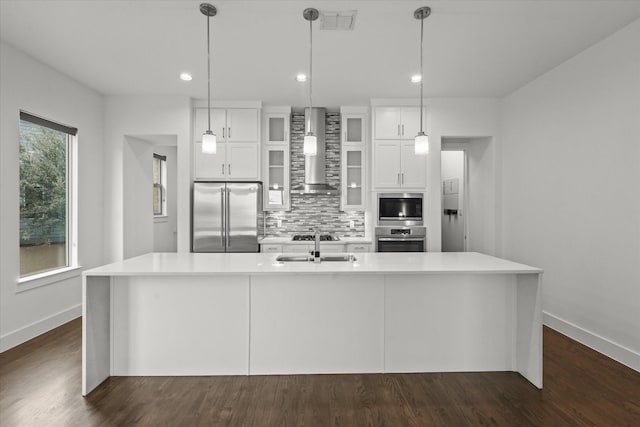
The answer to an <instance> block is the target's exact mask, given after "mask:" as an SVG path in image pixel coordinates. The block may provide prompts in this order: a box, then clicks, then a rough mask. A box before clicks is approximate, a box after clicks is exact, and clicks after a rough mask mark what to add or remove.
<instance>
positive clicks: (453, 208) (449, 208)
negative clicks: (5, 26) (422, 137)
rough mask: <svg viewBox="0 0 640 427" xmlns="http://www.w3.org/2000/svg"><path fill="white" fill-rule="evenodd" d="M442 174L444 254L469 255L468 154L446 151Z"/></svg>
mask: <svg viewBox="0 0 640 427" xmlns="http://www.w3.org/2000/svg"><path fill="white" fill-rule="evenodd" d="M441 173H442V191H441V198H442V204H441V206H442V218H441V221H442V222H441V224H442V242H441V245H442V246H441V247H442V252H466V251H467V226H466V223H467V222H466V217H467V212H466V205H467V203H466V193H467V187H468V186H467V153H466V150H465V149H454V148H446V147H443V149H442V157H441Z"/></svg>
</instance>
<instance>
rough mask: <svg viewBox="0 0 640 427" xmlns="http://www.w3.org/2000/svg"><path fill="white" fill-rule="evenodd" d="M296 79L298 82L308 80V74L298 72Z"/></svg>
mask: <svg viewBox="0 0 640 427" xmlns="http://www.w3.org/2000/svg"><path fill="white" fill-rule="evenodd" d="M296 81H298V82H306V81H307V75H306V74H298V75H297V76H296Z"/></svg>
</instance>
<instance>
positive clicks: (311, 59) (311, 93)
mask: <svg viewBox="0 0 640 427" xmlns="http://www.w3.org/2000/svg"><path fill="white" fill-rule="evenodd" d="M312 117H313V20H312V19H309V132H308V133H309V134H311V133H312V132H311V120H313V118H312Z"/></svg>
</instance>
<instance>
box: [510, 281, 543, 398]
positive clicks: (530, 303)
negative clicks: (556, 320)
mask: <svg viewBox="0 0 640 427" xmlns="http://www.w3.org/2000/svg"><path fill="white" fill-rule="evenodd" d="M517 280H518V285H517V286H518V288H517V296H516V299H517V324H516V328H517V329H516V352H515V356H516V370H517V371H518V372H519V373H520V374H521V375H522V376H523V377H525V378H526V379H528V380H529V381H530V382H531V383H532V384H533V385H535V386H536V387H538V388H542V274H519V275H518V277H517Z"/></svg>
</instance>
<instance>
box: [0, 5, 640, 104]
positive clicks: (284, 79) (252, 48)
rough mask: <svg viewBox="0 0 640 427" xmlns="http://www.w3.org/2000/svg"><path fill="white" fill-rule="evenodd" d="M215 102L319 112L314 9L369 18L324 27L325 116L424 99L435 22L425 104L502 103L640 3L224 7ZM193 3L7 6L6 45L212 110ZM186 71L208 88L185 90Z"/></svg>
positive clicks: (0, 30)
mask: <svg viewBox="0 0 640 427" xmlns="http://www.w3.org/2000/svg"><path fill="white" fill-rule="evenodd" d="M209 2H210V3H212V4H213V5H214V6H216V7H217V9H218V15H217V16H216V17H213V18H211V34H212V61H213V62H212V84H213V98H214V99H221V100H226V99H234V100H262V101H263V102H264V103H265V104H290V105H293V106H304V105H305V104H306V103H307V96H308V95H307V86H306V85H305V84H301V83H297V82H296V81H295V79H294V76H295V75H296V73H298V72H304V71H306V70H307V69H308V60H309V47H308V46H309V30H308V29H309V26H308V25H309V24H308V22H307V21H305V20H304V18H303V17H302V11H303V10H304V9H305V8H306V7H315V8H317V9H319V10H320V11H321V12H323V11H341V10H357V17H356V23H355V29H354V30H353V31H350V32H347V31H333V32H330V31H319V30H318V25H317V24H318V21H316V22H315V23H314V68H313V76H314V83H313V93H314V105H319V106H327V107H335V106H339V105H353V104H367V103H368V102H369V100H370V99H371V98H411V97H417V96H418V93H419V92H418V91H419V89H418V86H417V85H415V84H412V83H410V82H409V78H410V76H411V75H412V74H414V73H418V72H419V69H420V68H419V67H420V65H419V64H420V62H419V53H420V51H419V48H420V38H419V37H420V21H419V20H416V19H414V18H413V11H414V10H415V9H416V8H418V7H421V6H430V7H431V8H432V14H431V16H430V17H429V18H428V19H427V20H425V42H424V52H425V76H426V79H425V87H424V91H425V96H427V97H430V96H453V97H460V96H464V97H476V96H478V97H485V96H489V97H501V96H504V95H506V94H508V93H510V92H511V91H513V90H515V89H517V88H518V87H520V86H522V85H523V84H525V83H527V82H528V81H530V80H532V79H534V78H535V77H537V76H539V75H541V74H543V73H545V72H546V71H548V70H550V69H552V68H553V67H555V66H557V65H559V64H560V63H562V62H563V61H565V60H567V59H568V58H570V57H572V56H574V55H576V54H577V53H579V52H580V51H582V50H584V49H585V48H587V47H589V46H591V45H592V44H594V43H596V42H597V41H599V40H601V39H603V38H604V37H606V36H607V35H609V34H612V33H613V32H615V31H616V30H618V29H620V28H622V27H623V26H625V25H626V24H628V23H630V22H632V21H634V20H635V19H638V18H639V17H640V0H624V1H616V0H603V1H597V0H573V1H564V0H503V1H491V0H474V1H457V0H446V1H428V0H427V1H409V0H388V1H382V0H342V1H328V0H315V1H306V0H288V1H287V0H280V1H271V0H210V1H209ZM200 3H201V2H200V1H192V0H158V1H148V0H107V1H105V0H0V16H1V18H0V36H1V38H2V40H3V41H4V42H6V43H8V44H10V45H13V46H15V47H17V48H19V49H21V50H23V51H25V52H27V53H28V54H30V55H32V56H34V57H35V58H37V59H39V60H40V61H42V62H44V63H45V64H48V65H50V66H51V67H53V68H55V69H57V70H59V71H61V72H63V73H65V74H67V75H69V76H71V77H72V78H74V79H76V80H78V81H80V82H82V83H84V84H85V85H87V86H89V87H91V88H94V89H96V90H97V91H99V92H101V93H104V94H163V95H164V94H166V95H188V96H192V97H194V98H201V99H203V98H206V93H207V92H206V90H207V86H206V18H205V17H204V15H202V14H201V13H200V11H199V7H198V6H199V4H200ZM181 71H189V72H191V73H192V74H193V76H194V79H193V81H191V82H189V83H185V82H182V81H180V80H178V75H179V73H180V72H181Z"/></svg>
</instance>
